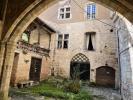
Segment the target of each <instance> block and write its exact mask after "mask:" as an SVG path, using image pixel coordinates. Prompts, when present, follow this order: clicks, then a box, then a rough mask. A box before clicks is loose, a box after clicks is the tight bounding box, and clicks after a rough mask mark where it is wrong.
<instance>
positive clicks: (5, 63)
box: [0, 0, 133, 100]
mask: <svg viewBox="0 0 133 100" xmlns="http://www.w3.org/2000/svg"><path fill="white" fill-rule="evenodd" d="M1 1H8V0H1ZM26 1H27V0H23V1H19V2H18V0H11V2H12V3H11V4H12V5H13V4H15V3H18V4H17V5H18V6H17V7H18V8H19V7H20V6H21V7H22V8H23V6H22V5H20V6H19V4H21V3H22V2H26ZM30 1H31V0H30ZM33 1H34V2H31V4H30V3H29V2H27V3H29V5H27V6H25V9H23V10H21V9H20V11H18V12H19V13H17V12H15V13H14V14H17V15H18V16H15V17H13V18H14V20H12V18H11V17H10V18H9V17H7V16H8V14H9V13H10V14H12V12H14V10H12V9H10V6H11V5H9V7H8V3H6V4H7V5H6V6H3V7H5V11H4V13H3V19H2V18H0V23H2V24H0V32H1V40H0V44H1V45H0V73H1V70H2V80H1V89H0V91H1V98H2V100H6V98H7V95H8V89H9V82H10V76H11V70H12V65H13V59H12V58H13V57H14V50H15V48H16V42H17V40H18V38H19V36H20V35H21V33H22V32H23V31H24V30H25V29H26V28H27V27H28V25H29V24H30V23H31V22H32V21H33V20H34V19H35V18H36V17H37V16H38V15H39V14H40V13H41V12H42V11H44V10H45V9H47V8H48V7H50V6H52V5H53V4H55V3H56V2H57V1H59V0H33ZM91 1H94V2H96V3H99V4H102V5H104V6H106V7H108V8H110V9H113V10H116V11H118V12H120V13H121V14H122V15H123V16H125V17H126V18H127V19H128V20H129V21H131V22H133V13H132V12H133V6H132V1H131V0H91ZM0 4H1V3H0ZM4 4H5V3H3V5H4ZM25 4H26V3H25ZM0 7H1V6H0ZM21 7H20V8H21ZM0 9H1V8H0ZM16 9H17V8H16ZM0 11H1V10H0ZM2 12H3V11H2ZM1 14H2V13H1V12H0V15H1ZM0 17H1V16H0ZM6 18H7V19H8V20H9V21H12V22H11V23H10V25H9V26H8V27H6V26H7V21H6V20H7V19H6ZM2 27H6V31H5V30H3V32H2V31H1V30H2ZM4 98H5V99H4Z"/></svg>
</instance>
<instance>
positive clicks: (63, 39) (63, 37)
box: [57, 34, 70, 49]
mask: <svg viewBox="0 0 133 100" xmlns="http://www.w3.org/2000/svg"><path fill="white" fill-rule="evenodd" d="M59 35H62V40H59ZM65 35H67V34H57V49H68V48H69V38H70V35H69V34H68V39H65ZM58 41H61V42H62V47H61V48H58ZM64 41H68V44H67V45H68V47H67V48H64Z"/></svg>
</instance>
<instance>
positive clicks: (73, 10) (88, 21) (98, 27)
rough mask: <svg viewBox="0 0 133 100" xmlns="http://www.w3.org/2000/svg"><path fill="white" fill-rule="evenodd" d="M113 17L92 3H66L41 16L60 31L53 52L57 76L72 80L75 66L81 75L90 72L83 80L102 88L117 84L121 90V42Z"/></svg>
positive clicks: (51, 55) (68, 0) (78, 1)
mask: <svg viewBox="0 0 133 100" xmlns="http://www.w3.org/2000/svg"><path fill="white" fill-rule="evenodd" d="M110 14H111V11H110V10H108V9H107V8H105V7H103V6H101V5H99V4H95V3H93V2H89V1H88V0H84V1H83V0H76V2H74V1H73V0H72V1H71V0H64V1H61V2H59V3H57V4H55V5H53V6H52V7H50V8H48V10H46V11H45V12H44V13H42V14H41V15H40V16H39V18H40V19H41V20H43V21H44V22H46V23H47V24H48V25H50V26H51V27H53V28H54V29H55V30H56V34H52V40H51V52H50V58H51V67H53V68H54V70H55V74H59V75H61V76H64V77H68V78H70V77H71V78H72V73H74V72H73V70H74V68H75V66H79V69H80V71H82V70H83V69H84V70H87V72H88V73H86V74H82V75H81V76H80V77H81V79H84V78H85V79H87V80H89V81H91V82H96V83H98V84H100V85H110V83H111V84H113V85H114V84H115V83H116V84H115V86H116V87H118V84H117V83H118V81H119V77H118V76H119V75H118V63H117V58H118V57H117V56H116V55H117V49H116V48H117V44H116V43H117V39H116V34H115V32H114V31H113V30H112V27H111V26H113V22H112V20H111V19H110ZM97 19H98V20H101V21H103V22H105V23H108V24H110V25H111V26H109V25H107V24H104V23H102V22H100V21H98V20H97ZM84 70H83V71H84ZM106 76H107V77H106ZM99 79H100V80H99Z"/></svg>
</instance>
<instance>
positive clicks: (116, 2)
mask: <svg viewBox="0 0 133 100" xmlns="http://www.w3.org/2000/svg"><path fill="white" fill-rule="evenodd" d="M36 1H40V2H44V1H46V0H0V20H3V22H4V29H3V33H6V32H7V31H8V29H9V28H10V26H11V25H12V24H13V22H14V21H15V20H16V19H17V17H18V16H19V15H20V14H21V13H22V12H23V11H24V10H25V9H26V8H27V7H29V6H30V5H31V4H32V3H33V2H36ZM47 1H50V0H47ZM52 1H55V0H51V2H52ZM91 1H93V2H96V3H99V4H101V5H104V6H106V7H108V8H110V9H112V10H116V11H118V12H120V13H121V14H122V15H124V16H125V17H126V18H127V19H128V20H130V21H131V22H133V1H132V0H91Z"/></svg>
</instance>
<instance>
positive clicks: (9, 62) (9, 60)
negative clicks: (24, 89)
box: [0, 42, 16, 100]
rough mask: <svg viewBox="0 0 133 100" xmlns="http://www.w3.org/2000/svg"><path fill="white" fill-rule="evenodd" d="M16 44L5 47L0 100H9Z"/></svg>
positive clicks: (11, 43)
mask: <svg viewBox="0 0 133 100" xmlns="http://www.w3.org/2000/svg"><path fill="white" fill-rule="evenodd" d="M15 49H16V43H14V42H8V43H7V44H6V46H5V54H4V57H3V58H4V61H3V64H2V74H1V85H0V100H8V91H9V85H10V77H11V72H12V66H13V59H14V51H15Z"/></svg>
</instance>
